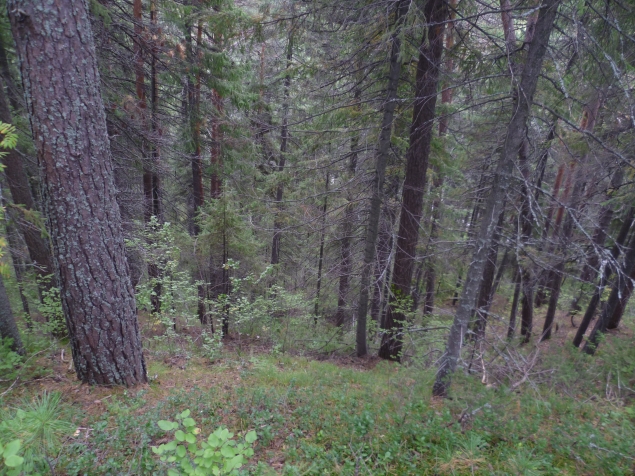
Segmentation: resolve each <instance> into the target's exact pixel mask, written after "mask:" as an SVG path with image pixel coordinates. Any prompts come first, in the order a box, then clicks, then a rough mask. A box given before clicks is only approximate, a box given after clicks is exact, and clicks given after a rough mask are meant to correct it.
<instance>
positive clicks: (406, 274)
mask: <svg viewBox="0 0 635 476" xmlns="http://www.w3.org/2000/svg"><path fill="white" fill-rule="evenodd" d="M424 17H425V18H426V22H427V25H426V26H427V28H426V33H425V34H424V35H423V39H422V40H421V46H420V47H419V61H418V63H417V79H416V86H415V101H414V106H413V113H412V125H411V127H410V146H409V148H408V153H407V155H406V177H405V180H404V185H403V192H402V197H401V213H400V217H399V232H398V235H397V248H396V251H395V270H394V273H393V280H392V282H393V284H392V289H393V293H394V296H392V297H391V301H390V304H389V305H388V312H387V314H386V319H385V323H384V327H383V329H384V335H383V337H382V342H381V347H380V349H379V357H381V358H383V359H388V360H396V361H399V360H400V358H401V357H400V355H401V348H402V344H403V339H402V335H401V334H402V329H403V322H404V320H405V316H404V315H403V314H402V313H401V312H399V311H398V310H397V309H398V305H397V302H398V301H399V300H403V299H404V298H407V297H409V296H410V288H411V285H412V274H413V270H414V263H415V257H416V248H417V242H418V240H419V223H420V222H421V214H422V211H423V195H424V192H425V185H426V173H427V170H428V161H429V155H430V144H431V142H432V127H433V125H434V119H435V116H436V104H437V87H438V80H439V67H440V65H441V55H442V54H443V33H444V30H445V23H444V22H445V20H446V19H447V17H448V8H447V4H446V2H445V0H429V1H428V2H427V3H426V5H425V8H424Z"/></svg>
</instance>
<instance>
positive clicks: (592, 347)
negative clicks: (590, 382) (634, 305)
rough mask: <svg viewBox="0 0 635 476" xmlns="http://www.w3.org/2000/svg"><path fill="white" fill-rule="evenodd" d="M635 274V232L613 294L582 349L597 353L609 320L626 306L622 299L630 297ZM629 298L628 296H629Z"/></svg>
mask: <svg viewBox="0 0 635 476" xmlns="http://www.w3.org/2000/svg"><path fill="white" fill-rule="evenodd" d="M633 276H635V234H633V235H632V236H631V239H630V240H629V243H628V251H627V252H626V254H625V255H624V264H623V266H622V267H621V269H620V270H619V272H618V273H617V274H616V276H615V279H614V282H613V286H612V288H613V289H612V291H611V295H610V296H609V299H608V301H607V302H606V306H604V309H603V310H602V315H601V316H600V318H599V319H598V320H597V322H596V323H595V327H594V328H593V330H592V331H591V334H590V335H589V338H588V339H587V341H586V344H585V345H584V348H583V349H582V350H583V351H584V352H585V353H587V354H591V355H593V354H595V351H596V350H597V347H598V344H599V340H600V336H601V335H602V334H604V333H606V330H607V328H608V324H609V320H611V318H612V317H613V316H614V314H615V311H616V309H618V307H620V306H621V307H622V308H624V307H625V306H626V302H625V301H623V300H622V299H623V298H624V297H625V296H628V297H630V294H631V292H632V289H633V284H632V277H633ZM627 300H628V298H627Z"/></svg>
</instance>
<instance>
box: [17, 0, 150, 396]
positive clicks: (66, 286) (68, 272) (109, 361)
mask: <svg viewBox="0 0 635 476" xmlns="http://www.w3.org/2000/svg"><path fill="white" fill-rule="evenodd" d="M8 10H9V18H10V21H11V27H12V30H13V36H14V38H15V40H16V44H17V51H18V57H19V59H20V69H21V71H22V79H23V84H24V89H25V96H26V99H27V108H28V111H29V117H30V121H31V128H32V130H33V138H34V141H35V144H36V146H37V148H38V151H39V153H40V155H39V157H40V158H41V161H42V162H41V164H40V169H41V173H42V179H43V183H44V188H45V191H46V199H47V205H48V212H49V217H50V218H49V219H50V222H51V234H52V240H53V246H54V249H55V258H56V260H55V261H56V271H57V276H58V282H59V285H60V289H61V293H60V294H61V299H62V308H63V310H64V315H65V318H66V323H67V326H68V329H69V336H70V341H71V349H72V353H73V361H74V363H75V369H76V372H77V377H78V378H79V379H80V380H81V381H82V382H85V383H88V384H98V385H113V384H115V385H135V384H138V383H144V382H146V381H147V376H146V366H145V361H144V357H143V353H142V349H141V337H140V334H139V326H138V323H137V315H136V304H135V297H134V290H133V288H132V284H131V282H130V275H129V270H128V264H127V262H126V259H125V247H124V240H123V232H122V226H121V217H120V213H119V207H118V206H117V203H116V201H115V184H114V174H113V164H112V158H111V155H110V144H109V140H108V133H107V130H106V116H105V112H104V105H103V102H102V99H101V93H100V78H99V71H98V68H97V57H96V54H95V47H94V42H93V34H92V31H91V27H90V21H89V14H88V7H87V4H86V2H85V1H81V2H80V1H72V0H42V1H40V2H37V3H33V2H29V1H26V0H11V1H9V2H8ZM52 92H53V93H52Z"/></svg>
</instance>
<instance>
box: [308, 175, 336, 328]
mask: <svg viewBox="0 0 635 476" xmlns="http://www.w3.org/2000/svg"><path fill="white" fill-rule="evenodd" d="M329 180H330V176H329V172H328V170H327V172H326V181H325V185H324V205H323V206H322V231H321V232H320V253H319V257H318V275H317V289H316V292H315V312H314V316H315V320H316V323H317V316H318V312H319V310H320V290H321V288H322V265H323V263H324V237H325V236H326V208H327V207H328V193H329ZM337 325H338V326H341V325H342V324H340V323H338V324H337Z"/></svg>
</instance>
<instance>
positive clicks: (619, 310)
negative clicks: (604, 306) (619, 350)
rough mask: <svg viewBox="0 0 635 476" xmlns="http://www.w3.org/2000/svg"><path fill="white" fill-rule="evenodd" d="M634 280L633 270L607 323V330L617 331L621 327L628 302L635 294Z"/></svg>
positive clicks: (634, 271) (634, 270) (626, 279)
mask: <svg viewBox="0 0 635 476" xmlns="http://www.w3.org/2000/svg"><path fill="white" fill-rule="evenodd" d="M633 280H635V269H633V270H631V274H630V275H629V276H628V278H625V281H626V284H625V286H624V288H623V291H622V295H621V296H620V299H619V301H618V303H617V305H616V306H615V309H614V310H613V312H612V313H611V315H610V316H609V319H608V322H607V323H606V328H607V329H617V328H618V327H619V325H620V321H621V320H622V316H623V315H624V311H625V310H626V305H627V304H628V300H629V299H630V298H631V294H633Z"/></svg>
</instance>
